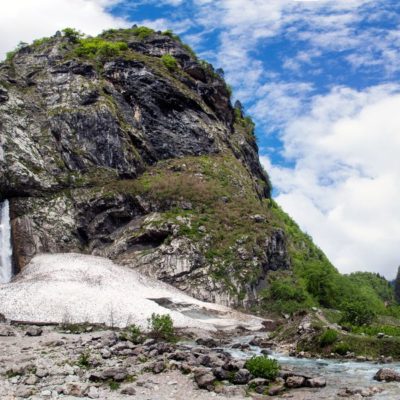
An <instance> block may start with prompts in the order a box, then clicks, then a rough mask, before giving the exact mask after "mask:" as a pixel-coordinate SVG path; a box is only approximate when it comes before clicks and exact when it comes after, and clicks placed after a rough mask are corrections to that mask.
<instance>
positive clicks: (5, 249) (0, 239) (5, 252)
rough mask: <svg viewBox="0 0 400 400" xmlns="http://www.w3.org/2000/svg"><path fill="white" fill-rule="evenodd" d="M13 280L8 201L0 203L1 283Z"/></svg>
mask: <svg viewBox="0 0 400 400" xmlns="http://www.w3.org/2000/svg"><path fill="white" fill-rule="evenodd" d="M11 278H12V247H11V225H10V206H9V203H8V200H5V201H4V202H2V203H0V283H8V282H10V281H11Z"/></svg>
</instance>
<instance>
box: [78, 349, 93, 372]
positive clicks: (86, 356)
mask: <svg viewBox="0 0 400 400" xmlns="http://www.w3.org/2000/svg"><path fill="white" fill-rule="evenodd" d="M77 365H79V366H80V367H81V368H89V367H90V353H89V352H88V351H84V352H83V353H81V354H80V356H79V358H78V361H77Z"/></svg>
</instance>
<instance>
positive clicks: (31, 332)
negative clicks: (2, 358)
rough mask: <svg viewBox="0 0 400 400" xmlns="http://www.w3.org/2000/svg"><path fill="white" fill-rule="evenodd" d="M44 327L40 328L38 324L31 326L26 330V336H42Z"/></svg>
mask: <svg viewBox="0 0 400 400" xmlns="http://www.w3.org/2000/svg"><path fill="white" fill-rule="evenodd" d="M42 332H43V330H42V328H39V327H38V326H30V327H29V328H28V329H27V330H26V332H25V335H26V336H41V335H42Z"/></svg>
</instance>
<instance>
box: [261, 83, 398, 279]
mask: <svg viewBox="0 0 400 400" xmlns="http://www.w3.org/2000/svg"><path fill="white" fill-rule="evenodd" d="M399 109H400V87H399V86H395V85H381V86H376V87H372V88H370V89H368V90H365V91H362V92H357V91H355V90H352V89H349V88H343V87H340V88H334V89H332V91H331V93H329V94H328V95H325V96H317V97H315V98H314V100H313V102H312V104H311V107H310V110H309V112H308V113H307V115H305V116H303V117H297V118H295V119H294V120H292V121H290V122H289V123H288V125H287V127H286V130H285V133H284V134H283V135H282V138H281V139H282V141H283V145H284V149H285V156H286V157H287V159H288V160H290V161H294V162H295V167H294V169H290V168H285V167H282V166H276V165H272V164H271V163H270V161H269V160H268V158H267V157H262V158H261V160H262V162H263V164H264V166H265V167H266V169H267V170H268V171H269V172H270V174H271V177H272V181H273V183H274V185H275V187H276V188H277V189H278V191H279V194H278V196H277V201H278V203H279V204H281V206H282V207H283V208H284V209H285V210H286V211H287V212H288V213H289V214H290V215H292V216H293V217H294V219H295V220H296V221H298V223H299V224H300V225H301V226H302V228H303V229H304V230H305V231H307V232H308V233H310V234H311V235H312V236H313V237H314V240H315V241H316V243H317V244H318V245H319V246H320V247H321V248H322V249H323V250H324V251H325V252H326V254H327V255H328V257H329V258H330V259H331V261H332V262H333V263H334V264H335V265H336V266H337V267H338V268H339V269H340V270H341V271H342V272H351V271H355V270H360V269H363V270H369V271H375V272H381V273H383V274H385V275H386V276H388V277H391V278H392V277H393V276H394V274H395V272H396V270H397V266H398V265H399V264H400V218H399V216H400V201H399V198H400V185H399V182H400V157H399V149H400V135H399V132H400V113H399V112H398V110H399Z"/></svg>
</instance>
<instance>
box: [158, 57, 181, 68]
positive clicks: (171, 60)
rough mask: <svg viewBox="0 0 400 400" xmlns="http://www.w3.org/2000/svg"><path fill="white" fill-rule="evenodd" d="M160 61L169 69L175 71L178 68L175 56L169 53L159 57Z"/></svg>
mask: <svg viewBox="0 0 400 400" xmlns="http://www.w3.org/2000/svg"><path fill="white" fill-rule="evenodd" d="M161 61H162V62H163V64H164V65H165V66H166V67H167V68H168V69H169V70H170V71H175V70H176V69H177V68H178V63H177V61H176V58H175V57H174V56H171V55H170V54H164V55H163V56H162V57H161Z"/></svg>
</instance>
